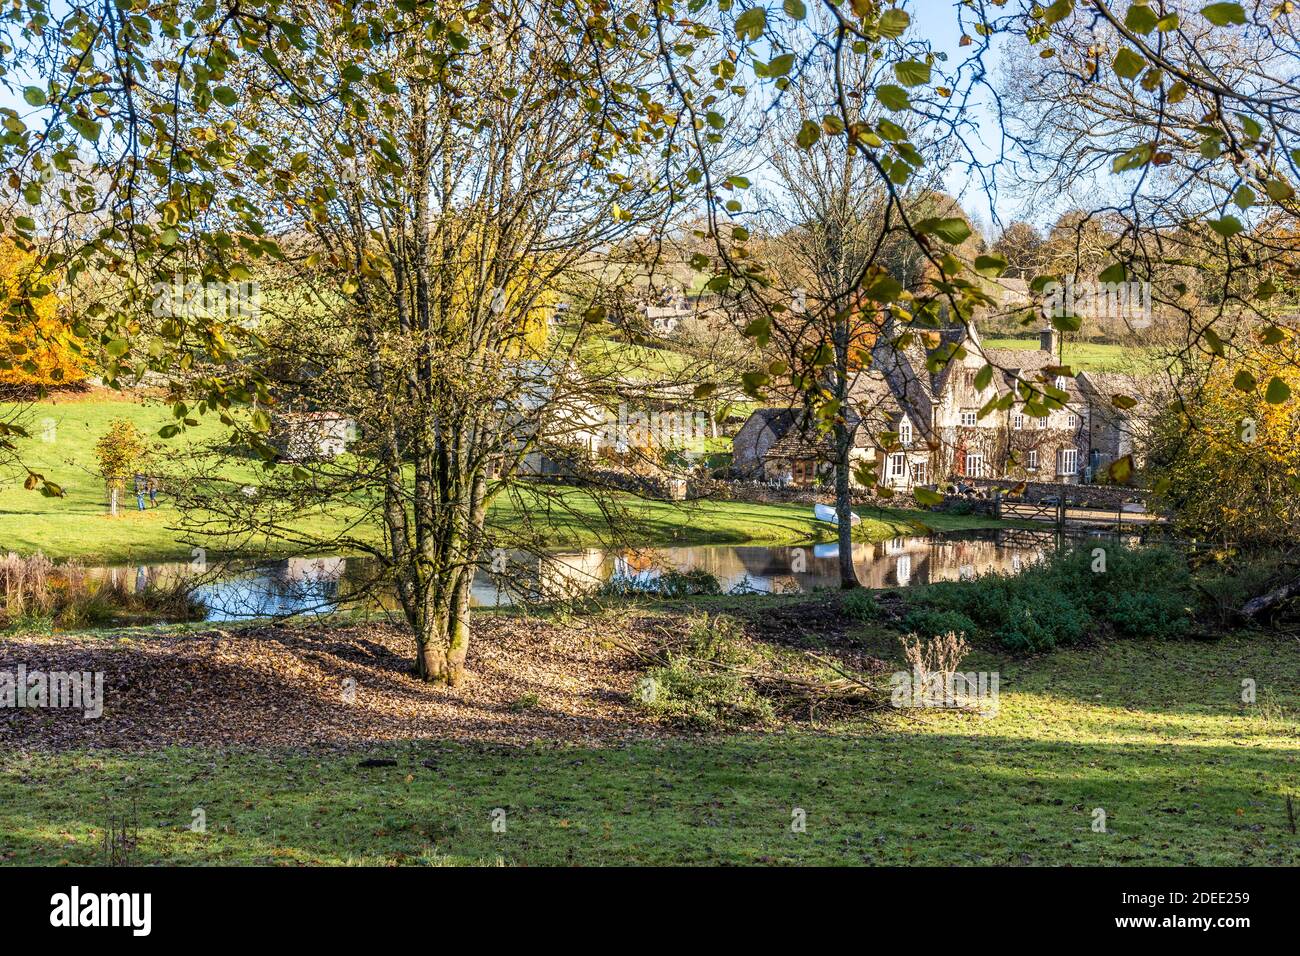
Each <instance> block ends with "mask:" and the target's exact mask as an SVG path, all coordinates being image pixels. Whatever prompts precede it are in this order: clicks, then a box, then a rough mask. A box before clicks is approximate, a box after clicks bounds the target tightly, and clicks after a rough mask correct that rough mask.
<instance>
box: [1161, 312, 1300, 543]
mask: <svg viewBox="0 0 1300 956" xmlns="http://www.w3.org/2000/svg"><path fill="white" fill-rule="evenodd" d="M1183 404H1184V408H1182V409H1175V410H1173V411H1171V412H1169V413H1167V414H1166V415H1165V416H1164V417H1163V418H1162V419H1161V420H1160V421H1159V422H1158V423H1157V428H1156V432H1155V444H1154V448H1153V454H1152V466H1153V467H1152V470H1153V473H1154V477H1156V479H1157V480H1158V482H1159V485H1158V487H1159V489H1160V490H1161V492H1162V497H1164V498H1165V499H1166V501H1167V502H1168V503H1169V504H1170V505H1172V506H1173V508H1174V509H1175V511H1176V514H1177V520H1178V523H1179V525H1180V526H1181V528H1182V530H1183V531H1184V532H1185V533H1187V534H1190V535H1195V536H1197V537H1200V538H1203V539H1209V540H1213V541H1218V542H1224V543H1237V544H1245V545H1255V546H1264V547H1270V546H1276V545H1279V544H1283V543H1286V542H1291V541H1296V540H1300V438H1298V437H1297V436H1298V434H1300V431H1298V429H1300V333H1297V332H1295V331H1291V332H1289V333H1285V334H1284V336H1283V338H1282V340H1281V341H1278V342H1272V343H1270V344H1264V343H1260V342H1255V343H1252V345H1251V346H1250V347H1249V348H1248V349H1247V350H1246V351H1245V353H1244V354H1242V355H1241V356H1239V357H1238V358H1237V359H1236V360H1234V361H1232V362H1223V361H1220V362H1217V363H1216V364H1215V365H1214V367H1213V368H1212V369H1210V370H1209V371H1208V373H1207V374H1205V375H1204V377H1203V380H1202V382H1201V383H1200V385H1199V387H1198V388H1196V389H1192V390H1189V391H1188V392H1187V394H1185V395H1184V396H1183Z"/></svg>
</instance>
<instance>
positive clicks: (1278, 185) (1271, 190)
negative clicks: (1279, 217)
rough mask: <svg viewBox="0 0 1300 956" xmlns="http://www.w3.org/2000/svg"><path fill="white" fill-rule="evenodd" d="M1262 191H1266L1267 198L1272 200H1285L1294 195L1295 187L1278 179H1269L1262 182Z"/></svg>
mask: <svg viewBox="0 0 1300 956" xmlns="http://www.w3.org/2000/svg"><path fill="white" fill-rule="evenodd" d="M1264 191H1265V192H1266V193H1268V198H1269V199H1271V200H1273V201H1274V202H1285V201H1286V200H1288V199H1290V198H1291V197H1292V196H1294V195H1295V189H1293V188H1292V186H1291V184H1290V183H1286V182H1283V181H1282V180H1280V179H1270V180H1269V181H1268V182H1266V183H1265V184H1264Z"/></svg>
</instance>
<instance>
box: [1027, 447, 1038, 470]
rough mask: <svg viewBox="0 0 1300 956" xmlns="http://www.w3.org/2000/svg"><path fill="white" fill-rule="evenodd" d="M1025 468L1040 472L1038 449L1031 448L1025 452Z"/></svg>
mask: <svg viewBox="0 0 1300 956" xmlns="http://www.w3.org/2000/svg"><path fill="white" fill-rule="evenodd" d="M1025 468H1027V469H1028V470H1029V471H1037V470H1038V449H1037V448H1031V449H1029V450H1028V451H1027V452H1025Z"/></svg>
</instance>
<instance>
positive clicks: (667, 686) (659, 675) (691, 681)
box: [636, 615, 775, 730]
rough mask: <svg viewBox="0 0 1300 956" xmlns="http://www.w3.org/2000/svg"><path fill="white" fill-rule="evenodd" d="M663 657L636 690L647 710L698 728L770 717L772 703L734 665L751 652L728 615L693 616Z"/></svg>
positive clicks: (736, 724)
mask: <svg viewBox="0 0 1300 956" xmlns="http://www.w3.org/2000/svg"><path fill="white" fill-rule="evenodd" d="M666 658H667V663H666V664H664V665H663V666H660V667H654V668H651V669H650V670H649V671H648V672H647V674H646V680H645V681H643V682H642V683H641V687H640V690H639V692H638V693H637V695H636V700H637V702H638V703H640V704H641V705H642V706H643V707H645V709H646V710H648V711H649V712H650V713H652V714H656V715H657V716H659V717H661V718H663V719H665V720H667V721H669V722H671V723H675V724H680V725H683V726H686V727H692V728H695V729H697V730H722V729H729V728H736V727H748V726H754V725H756V724H760V725H761V724H767V723H770V722H771V721H772V720H773V719H774V716H775V715H774V711H773V709H772V704H771V702H769V701H768V700H767V699H765V698H764V697H762V696H761V695H759V694H758V693H757V692H756V691H755V690H754V688H753V687H752V686H751V685H750V684H749V682H748V681H747V680H746V679H745V676H744V674H743V673H741V672H740V671H739V670H736V668H738V667H741V666H743V665H745V664H746V663H749V662H750V661H751V660H752V658H753V655H752V653H751V652H750V651H749V650H748V649H747V648H745V647H744V646H743V645H742V643H741V640H740V633H739V628H738V626H737V625H736V622H735V621H733V620H732V619H730V618H727V617H722V616H718V617H714V618H709V616H708V615H698V616H695V617H692V618H691V619H690V624H689V625H688V628H687V631H686V633H685V635H684V636H683V638H682V640H681V642H680V644H679V645H678V646H676V647H674V648H671V649H669V650H667V652H666Z"/></svg>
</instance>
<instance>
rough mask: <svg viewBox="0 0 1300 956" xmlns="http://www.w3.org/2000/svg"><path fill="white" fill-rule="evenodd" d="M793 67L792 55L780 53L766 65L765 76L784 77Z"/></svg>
mask: <svg viewBox="0 0 1300 956" xmlns="http://www.w3.org/2000/svg"><path fill="white" fill-rule="evenodd" d="M793 66H794V54H793V53H782V54H781V55H780V56H778V57H774V58H773V59H772V62H771V63H769V64H768V65H767V75H768V76H785V75H786V74H787V73H789V72H790V69H791V67H793Z"/></svg>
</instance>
